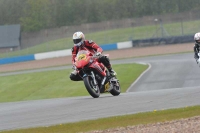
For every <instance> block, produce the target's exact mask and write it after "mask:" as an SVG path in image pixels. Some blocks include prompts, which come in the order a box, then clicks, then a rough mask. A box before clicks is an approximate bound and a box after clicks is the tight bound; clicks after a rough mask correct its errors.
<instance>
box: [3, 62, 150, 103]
mask: <svg viewBox="0 0 200 133" xmlns="http://www.w3.org/2000/svg"><path fill="white" fill-rule="evenodd" d="M147 67H148V66H147V65H140V64H122V65H113V68H114V69H115V70H116V72H117V73H118V79H119V80H120V84H121V89H122V90H121V91H122V92H125V91H126V89H127V88H128V87H129V86H130V85H131V83H132V82H134V81H135V80H136V78H137V77H138V76H139V75H140V74H141V73H142V72H143V71H144V70H145V69H147ZM71 71H72V70H69V69H67V70H55V71H45V72H36V73H29V74H20V75H12V76H4V77H1V78H0V102H13V101H24V100H37V99H49V98H61V97H76V96H88V95H89V94H88V92H87V91H86V89H85V86H84V84H83V82H80V81H79V82H76V81H71V80H70V79H69V75H70V72H71Z"/></svg>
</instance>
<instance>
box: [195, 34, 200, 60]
mask: <svg viewBox="0 0 200 133" xmlns="http://www.w3.org/2000/svg"><path fill="white" fill-rule="evenodd" d="M194 40H195V44H194V58H195V59H196V60H198V59H199V55H198V53H199V47H200V32H198V33H196V34H195V35H194Z"/></svg>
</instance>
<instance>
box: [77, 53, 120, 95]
mask: <svg viewBox="0 0 200 133" xmlns="http://www.w3.org/2000/svg"><path fill="white" fill-rule="evenodd" d="M75 66H76V69H77V71H78V74H79V75H80V77H82V79H83V82H84V84H85V87H86V89H87V91H88V93H89V94H90V95H91V96H92V97H93V98H98V97H99V96H100V93H106V92H110V93H111V94H112V95H113V96H118V95H119V94H120V90H121V89H120V84H119V80H118V79H117V78H116V76H111V75H110V73H109V72H108V70H107V69H106V67H105V66H104V65H103V64H102V63H100V62H98V57H96V56H93V55H92V54H91V53H90V52H89V51H87V50H80V51H79V52H78V53H77V56H76V58H75Z"/></svg>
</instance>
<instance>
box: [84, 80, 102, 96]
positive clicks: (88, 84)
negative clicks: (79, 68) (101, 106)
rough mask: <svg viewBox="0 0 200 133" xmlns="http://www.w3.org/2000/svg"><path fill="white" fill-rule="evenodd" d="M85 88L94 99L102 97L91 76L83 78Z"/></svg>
mask: <svg viewBox="0 0 200 133" xmlns="http://www.w3.org/2000/svg"><path fill="white" fill-rule="evenodd" d="M83 81H84V84H85V88H86V89H87V91H88V93H89V94H90V95H91V96H92V97H93V98H98V97H99V96H100V90H99V86H98V85H96V86H95V85H94V81H93V78H92V77H90V76H87V77H84V78H83Z"/></svg>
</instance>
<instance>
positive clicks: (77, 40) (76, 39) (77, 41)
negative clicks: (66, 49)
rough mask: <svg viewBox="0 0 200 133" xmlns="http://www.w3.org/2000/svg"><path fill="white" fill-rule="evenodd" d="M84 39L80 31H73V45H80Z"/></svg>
mask: <svg viewBox="0 0 200 133" xmlns="http://www.w3.org/2000/svg"><path fill="white" fill-rule="evenodd" d="M84 41H85V35H84V34H83V33H82V32H81V31H78V32H75V33H74V34H73V42H74V45H75V46H81V45H82V44H83V42H84Z"/></svg>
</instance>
